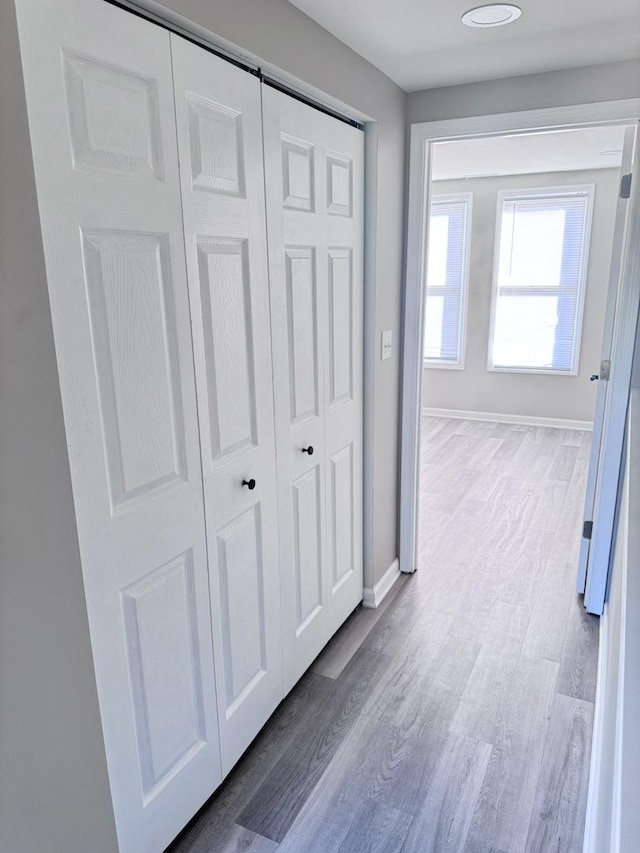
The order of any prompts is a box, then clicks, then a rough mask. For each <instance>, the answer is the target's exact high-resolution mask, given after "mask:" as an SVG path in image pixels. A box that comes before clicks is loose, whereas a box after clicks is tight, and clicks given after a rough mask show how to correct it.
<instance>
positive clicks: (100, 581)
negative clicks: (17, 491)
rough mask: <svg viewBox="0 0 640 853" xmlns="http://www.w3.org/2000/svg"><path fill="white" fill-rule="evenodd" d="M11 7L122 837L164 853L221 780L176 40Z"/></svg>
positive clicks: (62, 10) (80, 5)
mask: <svg viewBox="0 0 640 853" xmlns="http://www.w3.org/2000/svg"><path fill="white" fill-rule="evenodd" d="M17 9H18V24H19V32H20V39H21V48H22V59H23V67H24V75H25V83H26V93H27V106H28V111H29V123H30V132H31V137H32V146H33V156H34V164H35V171H36V181H37V189H38V200H39V206H40V215H41V223H42V235H43V240H44V250H45V260H46V267H47V277H48V284H49V293H50V302H51V312H52V319H53V326H54V335H55V344H56V353H57V360H58V366H59V372H60V385H61V392H62V401H63V409H64V418H65V424H66V430H67V441H68V446H69V461H70V468H71V476H72V485H73V494H74V501H75V508H76V516H77V525H78V536H79V544H80V551H81V558H82V567H83V575H84V584H85V592H86V600H87V610H88V616H89V626H90V632H91V643H92V648H93V657H94V665H95V673H96V680H97V687H98V694H99V701H100V713H101V717H102V723H103V729H104V741H105V747H106V755H107V762H108V766H109V778H110V784H111V791H112V797H113V804H114V811H115V817H116V824H117V831H118V838H119V843H120V849H121V850H122V851H130V853H144V851H149V853H157V851H159V850H162V849H163V848H164V847H165V846H166V845H167V844H168V843H169V842H170V841H171V840H172V838H173V837H174V836H175V835H176V834H177V833H178V832H179V830H180V829H181V828H182V827H183V826H184V825H185V823H186V822H187V821H188V820H189V819H190V818H191V816H192V815H193V814H194V812H195V811H196V810H197V809H198V808H199V807H200V805H201V804H202V803H203V802H204V801H205V800H206V799H207V797H209V796H210V794H211V792H212V791H213V789H214V788H215V787H216V785H217V784H218V783H219V781H220V779H221V767H220V755H219V739H218V726H217V714H216V695H215V682H214V667H213V659H212V654H211V643H212V639H211V617H210V608H209V583H208V575H207V554H206V541H205V525H204V510H203V496H202V477H201V465H200V451H199V437H198V421H197V407H196V393H195V384H194V364H193V352H192V344H191V323H190V316H189V299H188V288H187V279H186V270H185V254H184V238H183V226H182V211H181V200H180V184H179V175H178V155H177V145H176V131H175V114H174V102H173V85H172V72H171V51H170V38H169V34H168V33H167V32H166V31H164V30H162V29H160V28H159V27H155V26H153V25H151V24H149V23H147V22H145V21H143V20H141V19H140V18H137V17H135V16H133V15H131V14H128V13H127V12H124V11H123V10H122V9H118V8H116V7H114V6H112V5H109V4H107V3H105V2H103V1H102V0H56V2H51V0H19V2H18V4H17ZM28 156H29V153H28V152H25V157H28ZM34 243H35V240H34ZM36 535H37V534H36ZM52 606H54V605H52ZM69 748H72V745H69ZM70 819H72V818H71V817H70Z"/></svg>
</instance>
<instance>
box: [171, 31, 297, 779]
mask: <svg viewBox="0 0 640 853" xmlns="http://www.w3.org/2000/svg"><path fill="white" fill-rule="evenodd" d="M171 46H172V53H173V69H174V85H175V103H176V115H177V123H178V148H179V152H180V168H181V185H182V201H183V209H184V222H185V244H186V253H187V275H188V280H189V292H190V304H191V315H192V319H193V326H192V328H193V340H194V350H195V356H196V383H197V386H198V392H199V393H198V416H199V421H200V438H201V443H202V466H203V479H204V495H205V511H206V524H207V541H208V553H209V571H210V575H211V611H212V615H213V619H212V621H213V634H214V654H215V664H216V684H217V695H218V716H219V726H220V743H221V752H222V766H223V771H224V772H225V773H226V772H227V771H228V770H230V769H231V767H232V766H233V764H235V762H236V761H237V760H238V758H239V757H240V755H241V754H242V753H243V752H244V750H245V749H246V748H247V746H248V745H249V744H250V743H251V741H252V740H253V738H254V737H255V736H256V734H257V733H258V731H259V730H260V728H261V727H262V726H263V725H264V723H265V722H266V720H267V719H268V717H269V715H270V714H271V713H272V712H273V710H274V709H275V707H276V705H277V704H278V703H279V702H280V700H281V699H282V696H283V687H282V652H281V639H280V578H279V550H278V519H277V493H276V467H275V466H276V462H275V437H274V423H273V385H272V382H273V380H272V365H271V337H270V318H269V291H268V279H267V264H266V234H265V210H264V175H263V157H262V131H261V109H260V83H259V81H258V80H257V78H255V77H253V76H251V75H249V74H246V73H245V72H243V71H241V70H239V69H238V68H235V67H234V66H232V65H230V64H229V63H228V62H225V61H224V60H222V59H219V58H218V57H215V56H213V55H212V54H210V53H207V52H206V51H203V50H201V49H200V48H198V47H196V46H195V45H193V44H191V43H190V42H187V41H185V40H184V39H182V38H180V37H178V36H172V37H171ZM251 480H254V481H255V488H253V489H249V488H248V486H246V485H243V481H246V482H250V481H251Z"/></svg>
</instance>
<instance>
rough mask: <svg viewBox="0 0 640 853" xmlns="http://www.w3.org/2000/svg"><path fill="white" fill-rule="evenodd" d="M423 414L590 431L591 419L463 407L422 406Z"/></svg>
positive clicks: (591, 426)
mask: <svg viewBox="0 0 640 853" xmlns="http://www.w3.org/2000/svg"><path fill="white" fill-rule="evenodd" d="M422 414H423V415H433V416H435V417H438V418H460V419H462V420H465V421H496V423H499V424H523V425H525V426H546V427H555V428H556V429H583V430H588V431H591V430H592V429H593V421H573V420H569V419H568V418H542V417H536V416H535V415H508V414H501V413H499V412H466V411H464V410H463V409H433V408H430V407H429V406H423V407H422Z"/></svg>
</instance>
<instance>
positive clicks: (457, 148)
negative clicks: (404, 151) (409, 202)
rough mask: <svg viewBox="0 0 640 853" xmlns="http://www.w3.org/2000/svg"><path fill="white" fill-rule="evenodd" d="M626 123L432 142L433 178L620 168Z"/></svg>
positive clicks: (440, 179) (443, 179) (443, 178)
mask: <svg viewBox="0 0 640 853" xmlns="http://www.w3.org/2000/svg"><path fill="white" fill-rule="evenodd" d="M623 143H624V128H623V127H590V128H585V129H581V130H563V131H553V132H550V133H528V134H521V135H518V136H498V137H491V138H487V137H483V138H478V139H464V140H460V141H455V142H440V143H438V144H437V145H434V146H433V161H432V173H431V176H432V179H433V180H434V181H445V180H450V179H452V178H470V177H483V176H484V177H486V176H489V175H526V174H533V173H540V172H570V171H574V170H581V169H606V168H613V167H617V168H620V165H621V163H622V153H616V154H607V155H603V154H602V152H603V151H616V152H617V151H620V152H621V151H622V146H623Z"/></svg>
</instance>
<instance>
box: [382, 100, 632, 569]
mask: <svg viewBox="0 0 640 853" xmlns="http://www.w3.org/2000/svg"><path fill="white" fill-rule="evenodd" d="M639 116H640V99H637V98H629V99H626V100H619V101H604V102H598V103H593V104H576V105H572V106H565V107H549V108H545V109H538V110H529V111H522V112H510V113H500V114H495V115H484V116H473V117H466V118H460V119H450V120H445V121H435V122H421V123H419V124H413V125H412V126H411V148H410V155H409V183H408V188H409V190H408V200H407V205H408V210H407V253H406V257H407V261H406V278H405V290H404V306H403V309H404V310H403V317H404V321H403V340H404V351H403V356H402V358H403V361H402V413H401V417H402V426H401V446H400V528H399V542H398V548H399V553H400V569H401V571H403V572H414V571H415V570H416V568H417V557H418V519H419V506H418V504H419V479H420V444H419V441H420V418H421V408H422V399H421V396H422V387H421V386H422V374H423V367H422V361H423V359H422V353H423V334H424V330H423V314H424V287H423V281H424V264H425V257H426V250H427V245H426V243H427V229H426V214H427V211H428V210H429V203H430V192H431V188H430V186H429V175H430V171H431V148H432V145H433V144H434V143H436V142H442V141H445V140H449V139H461V138H469V137H474V136H491V135H494V136H497V135H505V134H513V133H522V132H523V131H527V130H553V129H560V128H564V129H568V128H575V127H589V126H593V125H607V124H609V125H611V124H628V125H635V124H637V121H638V117H639ZM625 343H626V342H625Z"/></svg>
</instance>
